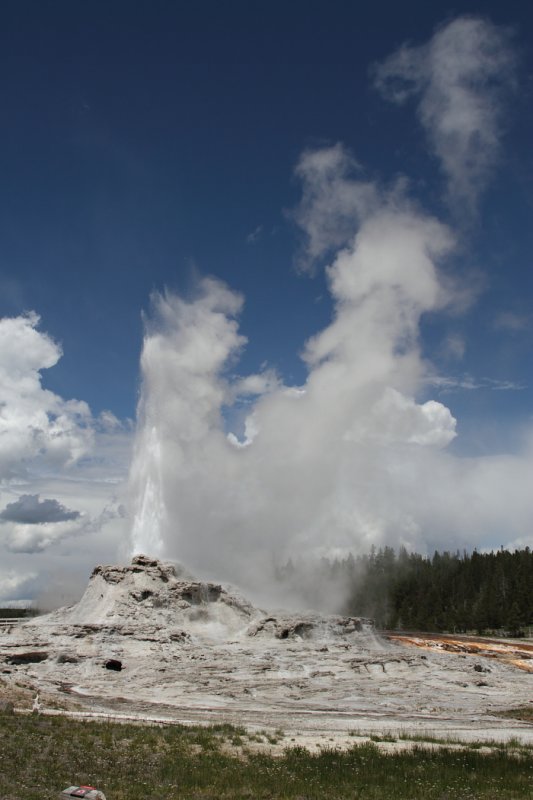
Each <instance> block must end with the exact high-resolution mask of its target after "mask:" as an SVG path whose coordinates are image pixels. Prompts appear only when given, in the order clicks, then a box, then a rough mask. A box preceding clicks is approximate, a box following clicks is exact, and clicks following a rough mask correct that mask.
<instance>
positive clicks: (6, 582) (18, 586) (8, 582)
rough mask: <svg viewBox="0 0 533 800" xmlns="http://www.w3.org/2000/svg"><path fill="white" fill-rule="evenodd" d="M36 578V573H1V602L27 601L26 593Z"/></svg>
mask: <svg viewBox="0 0 533 800" xmlns="http://www.w3.org/2000/svg"><path fill="white" fill-rule="evenodd" d="M36 577H37V576H36V574H35V573H34V572H25V573H21V572H16V571H9V572H0V601H5V600H9V601H17V600H22V599H26V596H25V593H26V592H27V591H28V589H29V588H30V587H31V584H32V583H33V581H34V580H35V578H36Z"/></svg>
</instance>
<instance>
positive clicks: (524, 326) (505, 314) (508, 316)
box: [494, 311, 531, 333]
mask: <svg viewBox="0 0 533 800" xmlns="http://www.w3.org/2000/svg"><path fill="white" fill-rule="evenodd" d="M494 327H495V328H496V330H501V331H510V332H511V333H521V332H522V331H527V330H529V329H530V328H531V317H530V316H529V315H527V314H517V313H515V312H514V311H502V312H501V313H500V314H498V315H497V316H496V319H495V320H494Z"/></svg>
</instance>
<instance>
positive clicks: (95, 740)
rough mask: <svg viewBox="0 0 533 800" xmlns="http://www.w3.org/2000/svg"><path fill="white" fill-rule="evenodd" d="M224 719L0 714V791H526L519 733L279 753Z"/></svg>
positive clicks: (421, 794) (310, 795)
mask: <svg viewBox="0 0 533 800" xmlns="http://www.w3.org/2000/svg"><path fill="white" fill-rule="evenodd" d="M267 736H269V737H270V738H271V740H272V741H274V740H275V739H276V738H278V737H276V735H274V736H272V735H271V734H268V735H267V734H266V733H265V734H247V733H246V731H244V730H241V729H238V728H233V727H230V726H226V725H219V726H213V727H210V728H202V727H182V726H165V727H154V726H140V725H122V724H120V725H119V724H112V723H107V722H106V723H99V722H78V721H73V720H70V719H67V718H65V717H45V716H37V715H19V714H13V715H8V714H5V715H0V799H1V800H45V799H46V798H57V796H58V793H59V792H60V791H61V790H62V789H63V788H65V787H66V786H68V785H70V784H72V783H75V784H78V783H88V784H92V785H95V786H97V787H98V788H100V789H102V791H104V792H105V793H106V795H107V798H108V800H141V799H142V800H147V799H148V800H156V798H157V800H162V799H163V798H165V799H166V798H169V799H170V798H194V800H214V798H246V799H247V800H251V798H264V800H266V799H267V798H293V799H294V800H311V799H312V800H324V798H361V800H363V799H364V800H373V799H374V798H387V800H390V798H393V799H394V800H401V799H402V798H426V799H427V798H435V799H436V800H437V799H438V800H463V799H464V800H467V798H468V799H469V800H470V798H487V800H488V798H491V800H496V798H498V799H500V798H533V751H532V749H531V748H527V747H524V746H522V745H519V744H518V743H514V744H513V745H510V746H506V747H504V746H499V747H495V748H493V749H492V750H491V751H490V752H488V753H487V752H483V751H481V750H480V749H479V748H478V747H476V746H475V745H474V746H470V747H466V748H464V749H457V748H453V747H451V746H450V747H449V748H448V747H442V746H440V747H438V748H436V749H431V746H430V745H428V744H426V745H424V744H423V743H418V742H417V743H413V746H412V749H411V750H408V751H402V752H396V753H390V754H388V753H385V752H383V751H382V750H380V749H379V744H378V743H375V742H368V743H365V744H358V745H354V747H353V748H351V749H350V750H347V751H344V752H341V751H338V750H333V749H332V750H322V751H321V752H320V753H313V754H311V753H309V752H307V751H306V750H304V749H302V748H298V747H293V748H288V749H286V750H285V751H284V754H283V755H281V756H277V757H273V756H271V755H269V754H268V753H266V752H253V746H254V743H256V742H257V741H258V739H263V740H264V741H265V742H266V739H267Z"/></svg>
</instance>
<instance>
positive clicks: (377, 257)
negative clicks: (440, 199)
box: [130, 18, 533, 608]
mask: <svg viewBox="0 0 533 800" xmlns="http://www.w3.org/2000/svg"><path fill="white" fill-rule="evenodd" d="M465 31H466V32H469V34H468V36H467V37H466V39H467V40H468V41H469V42H470V45H469V46H470V50H471V52H470V56H471V57H470V58H469V57H468V52H467V46H466V44H465V41H466V40H465V36H466V33H465ZM505 41H506V40H505V36H503V35H502V34H501V33H500V32H499V31H498V30H497V29H495V28H494V27H493V26H490V25H488V23H484V22H481V21H479V20H477V21H476V20H471V19H466V18H461V19H459V20H457V21H456V23H451V24H450V25H449V26H447V27H446V28H443V29H441V31H439V32H438V33H437V34H436V35H435V37H434V39H433V40H431V42H430V43H429V44H428V45H426V46H424V48H421V49H420V51H418V50H417V51H416V52H412V51H411V49H410V48H407V49H404V51H403V53H404V54H403V55H402V56H400V55H398V54H397V55H396V56H394V57H392V59H391V60H390V61H389V62H386V64H385V65H384V66H383V67H382V68H381V69H380V71H379V78H380V80H381V81H382V82H385V81H386V80H388V79H389V78H391V77H393V76H398V75H399V76H400V77H403V78H404V79H405V80H407V81H408V84H409V86H411V88H412V86H414V87H415V88H416V90H417V91H419V92H421V98H422V99H421V105H420V113H421V115H422V119H423V121H424V124H425V125H426V126H427V129H428V133H429V134H430V137H431V140H432V142H433V143H434V147H435V149H436V151H437V153H438V155H439V156H440V158H441V159H442V162H443V165H444V168H445V169H446V171H447V174H448V176H449V181H450V188H451V191H453V192H455V193H456V194H457V195H458V196H461V198H462V199H463V200H464V201H466V202H468V203H471V202H473V199H474V198H475V197H476V194H477V192H478V191H479V189H480V188H481V186H482V184H483V183H484V181H485V179H486V176H487V172H488V170H489V167H490V165H491V164H492V161H493V158H494V156H495V150H496V140H497V138H498V121H499V111H498V109H499V106H498V107H496V106H495V105H494V103H493V102H492V101H493V100H494V97H495V95H494V94H493V92H492V89H493V87H494V85H495V84H496V83H497V82H498V80H499V77H497V76H496V75H495V73H494V71H493V69H492V67H491V65H490V63H489V61H490V58H493V60H494V63H495V64H498V65H499V66H500V67H501V69H502V71H505V70H507V68H508V66H509V59H508V58H507V51H506V49H505V46H504V45H505ZM454 54H455V55H454ZM454 59H455V60H454ZM402 65H403V66H402ZM406 65H407V66H406ZM426 67H428V77H427V78H426V77H424V76H423V74H422V73H423V70H424V69H425V68H426ZM408 88H409V87H408ZM411 88H409V91H411ZM400 99H401V98H400ZM463 101H464V102H463ZM461 108H462V109H463V111H464V114H461V113H459V111H458V109H461ZM476 142H477V143H478V146H477V147H476V146H475V143H476ZM462 170H464V173H463V172H462ZM297 175H298V177H299V179H300V181H301V182H302V186H303V197H302V201H301V203H300V205H299V207H298V209H297V210H296V211H295V212H294V218H295V219H296V221H297V223H298V224H299V225H300V227H301V229H302V231H303V234H304V245H305V247H304V253H303V264H304V266H305V267H306V268H311V267H312V266H313V263H314V262H316V261H320V260H322V259H324V258H325V257H329V259H330V263H329V266H328V267H327V268H326V274H327V278H328V282H329V289H330V292H331V296H332V300H333V314H332V320H331V323H330V324H329V325H328V326H327V327H325V328H324V330H322V331H320V332H319V333H318V334H317V335H316V336H314V337H312V338H311V339H310V340H309V341H308V342H307V343H306V344H305V347H304V350H303V357H304V360H305V363H306V365H307V369H308V374H307V379H306V381H305V385H304V386H299V387H288V386H285V385H283V384H282V382H281V381H280V379H279V377H278V376H277V375H276V374H275V373H273V372H269V373H266V374H263V375H260V376H258V375H251V376H247V377H245V378H242V377H239V378H238V379H235V380H232V379H231V378H230V377H229V367H230V366H231V364H232V363H233V361H234V359H235V358H236V357H237V356H238V354H239V351H240V349H241V348H242V347H243V346H244V344H245V340H244V339H243V337H242V336H241V335H239V332H238V326H237V321H236V316H237V315H238V313H239V311H240V309H241V306H242V298H241V296H240V295H239V294H237V293H235V292H233V291H232V290H231V289H229V288H228V287H226V286H225V285H224V284H222V283H220V282H218V281H215V280H213V279H204V280H203V281H201V282H200V285H199V287H198V294H197V296H196V297H195V298H193V299H191V300H185V299H183V298H180V297H176V296H173V295H166V296H160V295H156V296H155V297H154V311H153V317H152V318H151V321H150V322H149V324H148V326H147V332H146V337H145V343H144V348H143V354H142V360H141V367H142V382H143V383H142V395H141V401H140V407H139V427H138V434H137V446H136V452H135V458H134V462H133V466H132V470H131V481H130V486H131V492H132V501H133V510H134V519H133V537H132V548H133V550H134V551H140V550H143V551H148V552H152V553H155V554H162V555H164V556H166V557H171V558H177V559H179V560H182V561H184V562H185V563H186V564H187V565H188V566H190V567H191V569H193V571H195V572H197V573H199V574H201V575H203V576H206V577H208V576H210V577H214V578H217V579H220V580H228V581H232V582H235V583H237V584H239V585H240V586H242V587H243V588H244V589H246V590H247V591H248V592H249V593H250V594H251V595H252V596H253V597H255V599H256V600H259V601H260V602H265V603H268V604H272V603H276V601H277V602H285V603H286V602H287V600H288V599H289V600H290V599H291V598H287V597H283V598H279V597H277V596H276V592H277V591H279V589H276V588H273V587H275V583H274V582H273V580H272V577H273V573H274V571H275V568H276V566H278V565H280V564H284V563H285V562H286V561H287V560H288V559H289V558H290V557H297V558H300V557H310V558H319V557H321V556H337V555H339V556H344V555H347V554H348V553H349V552H352V553H354V554H355V553H357V552H367V551H368V550H369V549H370V547H371V546H372V545H375V546H378V547H379V546H381V545H392V546H394V547H399V546H406V547H407V548H408V549H418V550H419V551H422V552H424V551H425V552H428V551H429V552H431V550H432V549H433V548H443V547H445V548H446V549H455V548H456V547H460V548H462V547H472V546H479V545H484V546H488V547H490V546H495V545H496V546H499V545H500V544H505V545H509V546H511V545H512V544H513V543H516V544H520V545H524V544H525V543H527V536H529V535H530V533H529V527H528V526H529V520H530V519H531V517H532V516H533V495H532V493H531V492H530V491H529V487H528V486H527V483H526V481H525V480H523V478H521V476H523V475H526V474H528V473H531V467H532V461H533V448H531V447H529V448H528V447H527V446H526V447H525V448H524V452H522V453H520V454H517V455H512V456H511V455H509V456H505V457H504V456H500V457H492V458H490V457H486V458H471V459H466V458H460V457H458V456H456V455H454V454H453V453H452V452H450V450H449V449H448V445H449V444H450V442H451V441H452V440H453V439H454V437H455V436H456V433H457V431H456V420H455V419H454V417H453V415H452V413H451V411H450V410H449V409H448V408H447V407H446V406H444V405H443V404H442V403H440V402H437V401H436V400H435V399H433V398H431V397H428V396H427V391H428V387H429V386H430V385H431V381H433V384H435V375H434V371H433V368H432V366H431V364H428V363H427V362H426V361H425V360H424V359H423V358H422V356H421V353H420V347H419V328H420V321H421V318H422V317H423V316H424V315H426V314H431V313H433V312H436V311H442V310H443V309H446V308H450V309H451V310H453V311H463V310H464V309H465V291H464V290H462V291H454V289H453V288H452V287H451V282H450V280H449V276H447V275H446V272H445V270H444V268H443V265H444V262H445V261H446V260H447V259H448V258H449V257H450V255H451V254H452V253H453V250H454V247H455V237H454V235H453V233H452V232H451V230H450V229H449V228H448V227H447V226H445V225H443V224H441V223H440V222H439V221H438V220H436V219H435V218H433V217H431V216H429V215H427V214H425V213H423V212H422V211H420V210H419V209H418V208H417V207H416V206H414V204H412V203H411V202H409V201H408V200H407V199H406V196H405V182H402V181H400V182H399V183H398V184H397V185H396V186H395V187H394V188H393V190H391V191H389V192H387V193H385V192H384V191H383V190H381V189H380V188H379V187H378V186H377V185H375V184H373V183H370V182H368V181H367V180H363V179H362V178H361V170H360V167H359V166H358V164H357V162H356V161H355V160H354V159H353V158H352V157H351V156H350V155H349V153H348V152H347V151H346V150H345V149H344V148H343V147H342V145H340V144H337V145H335V146H334V147H329V148H322V149H320V150H315V151H306V152H305V153H304V155H303V156H302V158H301V159H300V161H299V163H298V166H297ZM239 397H246V399H247V403H248V407H249V408H250V413H249V414H248V417H247V419H246V420H245V423H244V436H243V437H239V436H238V435H237V433H236V432H235V431H229V432H228V431H227V430H226V425H225V419H227V418H228V417H230V416H231V415H229V414H226V410H227V408H228V407H231V406H232V405H233V404H235V403H237V402H238V400H239ZM252 398H255V401H253V402H252ZM526 438H527V437H526ZM531 441H533V436H532V437H531ZM502 498H505V501H502ZM310 574H311V573H310ZM296 595H297V592H296V591H295V596H294V597H293V598H292V601H293V602H300V601H301V597H300V598H298V597H297V596H296ZM338 600H339V598H329V599H327V598H322V599H321V602H322V604H323V607H328V606H329V607H330V608H332V607H335V605H336V604H337V602H338Z"/></svg>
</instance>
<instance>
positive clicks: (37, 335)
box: [0, 313, 132, 599]
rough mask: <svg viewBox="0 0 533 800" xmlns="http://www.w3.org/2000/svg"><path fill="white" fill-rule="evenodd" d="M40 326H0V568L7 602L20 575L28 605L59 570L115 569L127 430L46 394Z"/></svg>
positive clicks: (49, 357)
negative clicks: (102, 564)
mask: <svg viewBox="0 0 533 800" xmlns="http://www.w3.org/2000/svg"><path fill="white" fill-rule="evenodd" d="M38 323H39V318H38V316H37V315H36V314H35V313H30V314H26V315H23V316H19V317H15V318H5V319H2V320H0V384H1V386H2V396H1V398H0V511H1V510H2V509H3V511H1V513H0V564H2V568H3V569H4V575H8V576H9V581H10V582H7V583H4V587H5V599H9V592H8V590H9V587H10V586H12V587H15V584H16V581H17V580H18V579H17V576H22V578H24V581H25V583H24V588H23V591H24V597H25V598H27V597H31V596H33V595H34V594H35V592H36V591H40V590H41V589H42V588H43V587H44V586H45V585H46V583H47V580H48V578H47V576H48V577H49V576H50V575H51V574H52V572H54V573H55V572H57V571H58V570H59V571H61V570H62V566H61V565H62V564H63V563H65V565H66V563H67V562H68V567H67V566H65V568H64V572H63V574H67V573H69V574H77V575H79V574H84V573H88V572H90V570H91V569H92V567H93V566H94V564H95V563H96V562H97V561H101V560H102V559H104V560H108V561H115V560H116V559H117V551H118V549H119V547H120V544H121V540H123V537H124V533H125V522H124V519H123V517H124V511H123V508H122V507H121V502H120V500H119V498H118V495H119V493H120V488H121V483H122V482H123V481H124V477H125V475H126V474H127V466H128V462H129V458H130V452H131V438H132V433H131V428H130V426H129V425H128V422H127V421H126V422H125V423H124V422H121V421H120V420H118V419H117V418H116V417H115V416H114V415H113V414H112V412H110V411H105V412H103V413H102V414H101V415H100V416H99V417H98V418H94V417H93V416H92V414H91V412H90V409H89V407H88V406H87V404H86V403H83V402H80V401H77V400H64V399H63V398H61V397H60V396H58V395H57V394H55V393H54V392H51V391H49V390H46V389H44V388H43V386H42V383H41V373H42V370H44V369H49V368H52V367H54V366H55V364H57V362H58V360H59V359H60V357H61V355H62V353H61V348H60V347H59V345H58V344H57V343H56V342H54V341H53V340H52V339H51V338H50V337H49V336H48V335H47V334H46V333H44V332H42V331H40V330H39V329H38ZM36 559H38V561H36ZM36 564H38V568H36ZM24 576H25V577H24ZM28 576H29V577H28ZM32 576H33V577H32ZM0 577H1V576H0ZM22 578H21V580H22ZM6 580H7V579H6ZM13 582H15V583H13ZM80 588H83V587H81V585H80ZM21 591H22V590H21ZM13 592H15V593H17V592H18V589H16V587H15V588H13ZM60 595H61V592H59V591H58V592H57V596H58V597H60ZM19 596H21V595H20V593H18V595H17V597H19Z"/></svg>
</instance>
